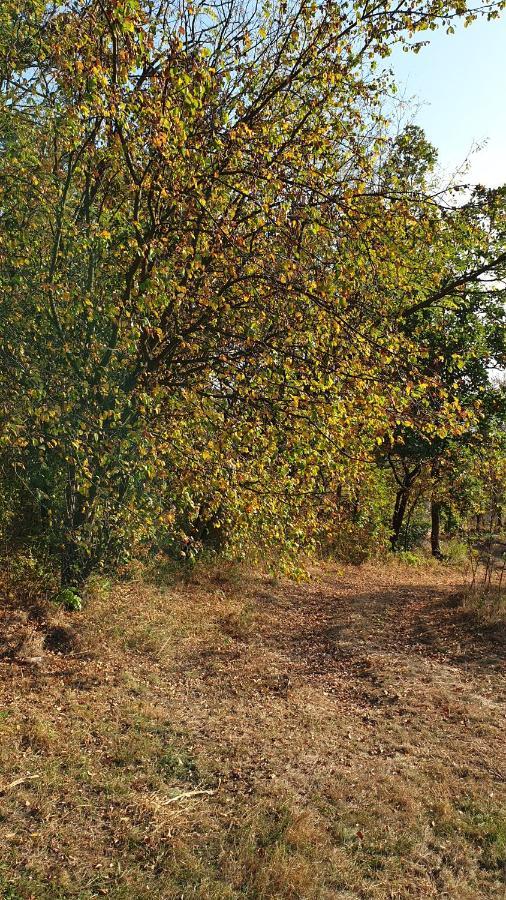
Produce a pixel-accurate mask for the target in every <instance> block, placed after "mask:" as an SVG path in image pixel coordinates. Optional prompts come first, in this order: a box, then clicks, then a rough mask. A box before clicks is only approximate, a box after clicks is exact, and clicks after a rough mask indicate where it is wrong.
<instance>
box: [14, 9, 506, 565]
mask: <svg viewBox="0 0 506 900" xmlns="http://www.w3.org/2000/svg"><path fill="white" fill-rule="evenodd" d="M495 9H496V7H494V8H491V7H485V10H488V12H489V14H492V15H493V14H494V12H495ZM479 12H480V10H479V9H477V10H472V9H470V8H469V7H468V6H467V4H466V3H464V2H458V3H454V4H451V3H449V4H441V2H439V0H438V2H434V0H430V2H425V3H420V4H418V5H416V6H415V7H414V6H413V5H412V4H411V3H407V2H401V3H395V4H393V3H390V2H386V0H385V2H379V3H376V4H369V3H367V2H366V3H359V4H348V3H340V4H336V3H315V2H307V0H302V2H297V3H295V4H287V3H285V2H280V3H269V2H267V3H263V4H256V3H242V2H239V0H224V2H221V0H220V2H214V0H211V2H210V3H205V4H204V3H199V2H197V3H194V4H191V3H183V4H179V3H174V2H171V0H156V2H155V0H86V2H63V3H54V4H52V3H45V2H42V0H9V2H7V3H6V4H5V3H4V4H3V5H2V10H1V12H0V23H1V25H2V28H1V29H0V32H1V37H0V85H1V91H2V93H1V98H0V127H1V135H0V165H1V172H0V190H1V195H0V197H1V199H0V229H1V234H0V256H1V263H2V265H1V273H0V324H1V331H2V337H1V345H0V353H1V367H0V403H1V406H2V417H3V421H4V430H3V436H2V460H3V463H2V464H3V468H4V471H5V473H6V475H5V477H6V478H7V479H8V480H10V483H12V484H14V485H16V489H15V493H16V492H18V493H19V495H20V496H22V497H23V498H24V502H25V503H26V502H27V499H28V500H29V499H30V498H31V500H30V502H33V504H34V505H35V506H36V507H37V509H38V515H39V516H41V517H42V518H43V520H44V528H45V529H46V532H47V534H49V535H51V540H52V542H53V547H54V548H55V549H57V550H58V552H59V554H60V556H61V560H62V577H63V580H64V581H65V582H68V583H77V582H78V581H79V580H80V579H82V578H83V577H85V576H86V574H87V573H88V572H89V571H90V570H91V568H92V567H93V566H94V565H96V564H97V563H98V562H99V561H100V560H101V559H102V558H104V557H105V556H106V555H107V554H115V553H117V552H119V551H120V549H121V547H122V546H124V544H125V541H127V540H128V539H129V538H133V537H140V536H142V535H144V536H149V535H150V534H152V533H153V529H154V528H155V527H156V528H158V527H159V526H160V525H163V524H164V526H165V527H166V528H167V529H168V530H169V532H171V533H173V534H174V533H175V532H176V531H177V529H179V528H180V523H181V521H182V520H185V521H186V523H187V524H188V521H191V522H192V523H193V526H192V527H193V530H194V533H196V534H197V533H200V534H201V533H202V531H203V530H205V529H207V530H208V531H209V529H210V528H211V527H212V528H223V527H224V526H227V534H228V537H229V540H232V541H234V540H235V541H237V542H240V541H242V540H243V538H244V535H245V534H250V536H251V534H255V535H256V539H257V540H261V541H262V542H268V541H269V540H275V541H277V542H279V543H280V544H288V545H290V546H292V545H293V547H297V546H299V545H300V544H302V543H304V541H305V540H307V539H310V538H311V537H312V536H314V534H315V533H316V531H317V530H318V529H319V528H321V526H322V520H325V521H327V522H328V521H329V515H327V514H324V513H323V511H324V510H325V509H328V510H330V509H331V508H332V505H333V504H334V505H335V503H336V498H337V497H340V496H342V494H343V491H344V492H345V493H346V492H347V491H350V486H351V485H356V484H357V483H358V482H359V481H360V479H361V478H362V477H363V474H364V467H365V466H366V465H367V463H368V462H369V461H370V460H371V459H373V458H374V449H375V448H376V449H377V447H378V445H381V444H382V442H383V440H384V436H385V434H386V433H387V432H388V431H391V430H392V429H394V428H395V427H398V426H399V424H400V423H401V422H402V421H403V417H405V415H407V414H408V413H407V412H406V411H409V409H410V408H412V402H413V396H415V397H416V398H417V402H418V407H419V409H421V410H422V418H423V416H425V418H426V419H427V421H428V422H429V423H430V422H431V421H432V418H433V417H432V410H433V409H434V396H435V394H437V395H438V397H439V401H438V404H437V410H438V416H439V418H441V417H442V416H444V417H445V420H446V423H447V427H448V428H449V429H453V430H454V431H455V432H456V433H459V432H460V431H462V429H463V428H465V427H467V425H468V423H467V422H465V423H464V424H463V422H462V418H463V417H464V418H465V417H466V413H465V412H463V411H462V407H461V405H460V403H459V399H458V397H456V396H452V397H451V398H449V397H448V396H447V395H445V393H444V389H443V390H441V378H440V373H439V372H438V371H437V367H430V366H429V365H427V359H428V358H429V357H430V353H431V350H430V347H429V346H428V343H427V344H426V345H424V344H421V343H420V341H419V339H418V338H419V335H418V327H417V326H416V322H417V321H418V319H417V318H416V317H417V316H418V315H419V314H420V313H421V312H422V311H424V310H426V309H429V308H430V309H431V308H432V307H434V306H435V305H436V306H437V305H438V304H443V305H444V304H445V303H447V302H448V300H449V299H450V301H451V302H452V303H454V302H455V298H457V302H458V298H460V297H461V292H462V289H463V288H465V286H466V285H468V284H477V283H478V282H479V281H480V279H482V278H483V276H484V275H485V274H486V273H492V274H493V276H494V277H495V278H497V277H498V269H499V267H500V266H501V265H503V264H504V260H505V255H504V244H502V245H501V243H500V242H501V240H502V237H501V233H500V231H501V229H500V228H498V226H497V222H494V223H493V224H491V217H490V215H488V217H487V215H482V213H481V210H482V209H483V207H484V205H485V206H486V205H487V203H492V200H491V199H490V197H489V196H488V195H487V196H482V197H481V198H479V201H480V202H479V204H478V205H479V210H478V211H476V212H475V213H474V214H473V215H471V214H470V213H469V210H468V209H466V210H463V209H462V208H459V207H455V208H452V207H450V206H449V205H448V204H447V203H446V202H445V200H444V199H441V200H439V199H438V197H437V195H435V194H433V193H431V191H430V190H429V188H428V184H427V179H426V178H425V174H426V170H427V167H429V168H430V164H431V157H430V148H428V145H427V143H426V142H424V140H423V138H422V137H421V136H420V134H419V133H417V131H416V129H415V130H413V129H411V130H410V129H408V130H407V131H406V132H404V134H403V135H402V136H401V137H398V138H396V139H395V140H392V139H390V138H389V136H388V134H389V133H388V128H387V123H386V121H385V119H384V115H383V108H382V97H383V95H384V91H385V86H386V82H387V81H388V76H387V75H385V74H382V75H377V74H375V68H374V66H375V62H376V60H377V59H378V58H382V57H385V56H386V55H388V52H389V48H390V46H391V45H392V43H394V42H398V41H403V40H406V39H407V38H410V37H412V36H413V35H414V34H416V33H417V32H419V31H425V30H426V29H431V28H435V27H437V26H438V25H441V26H443V27H451V22H452V21H453V19H454V18H455V17H464V18H465V19H466V20H467V21H471V20H472V19H473V18H474V17H475V16H476V15H477V14H478V13H479ZM427 154H429V155H428V156H427ZM477 199H478V198H477ZM493 202H494V203H495V206H494V209H496V210H497V211H498V212H497V215H498V216H500V215H501V214H502V215H504V213H499V210H500V209H501V208H503V207H501V206H500V203H499V202H498V199H497V197H495V198H494V201H493ZM411 321H414V322H415V325H414V326H413V327H411V325H410V326H409V327H406V322H408V323H409V322H411ZM422 372H423V377H422V376H421V375H420V373H422ZM431 417H432V418H431ZM434 427H436V426H434ZM352 493H353V491H351V493H350V496H351V494H352ZM16 496H17V494H16ZM181 528H182V532H181V533H183V536H184V537H185V539H189V537H188V527H186V532H185V529H184V528H183V527H182V526H181Z"/></svg>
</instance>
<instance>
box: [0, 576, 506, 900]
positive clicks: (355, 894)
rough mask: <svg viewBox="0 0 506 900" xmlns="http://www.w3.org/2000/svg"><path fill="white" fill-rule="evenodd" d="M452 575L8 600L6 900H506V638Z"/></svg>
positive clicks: (217, 580) (102, 587)
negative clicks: (59, 600)
mask: <svg viewBox="0 0 506 900" xmlns="http://www.w3.org/2000/svg"><path fill="white" fill-rule="evenodd" d="M461 592H462V584H461V582H460V576H458V574H456V573H455V571H453V570H452V569H450V568H445V567H444V566H442V565H436V566H432V567H430V568H427V569H424V568H413V567H409V566H403V565H390V566H381V565H372V564H370V565H369V564H367V565H363V566H360V567H346V568H343V569H340V570H338V569H337V568H336V567H335V566H334V567H333V566H327V565H325V566H321V567H320V568H318V569H315V570H314V572H313V577H312V578H311V579H310V580H309V581H308V582H306V583H303V584H295V583H291V582H289V581H285V580H276V579H273V578H272V577H269V576H267V575H262V574H260V573H255V572H248V571H246V570H241V569H238V568H237V567H232V566H228V567H227V566H224V565H222V566H216V567H215V568H207V569H205V570H198V569H197V570H196V571H195V572H194V573H193V575H192V576H191V578H189V579H188V580H186V581H179V582H173V583H170V581H169V582H168V583H167V579H165V578H164V573H163V571H160V572H158V573H152V577H151V580H150V581H148V582H147V581H146V579H145V577H144V578H141V576H138V577H136V578H133V579H131V580H129V581H124V582H122V583H118V584H114V585H107V584H106V583H104V582H100V581H97V582H95V583H94V584H93V585H91V587H90V588H89V592H88V593H89V596H88V602H87V605H86V607H85V609H84V611H83V612H82V613H77V614H73V615H69V614H64V613H62V612H61V611H58V610H56V609H55V608H54V607H52V606H51V605H50V604H48V603H41V602H39V601H37V600H36V599H33V598H30V596H25V597H23V596H21V597H20V596H16V595H15V592H13V593H11V595H10V596H9V595H8V592H7V594H6V595H5V596H4V600H3V602H2V606H1V608H0V629H1V630H0V635H1V642H2V647H1V648H0V649H1V652H2V655H1V657H0V740H1V744H0V770H1V771H0V848H1V849H0V897H2V898H4V900H20V898H22V900H30V898H37V900H39V898H40V900H42V898H44V900H57V898H58V900H60V898H61V900H63V898H81V900H87V898H92V897H103V896H106V897H110V898H116V900H120V898H121V900H143V898H160V900H161V898H167V900H169V898H171V900H172V898H174V900H177V898H182V900H184V898H210V900H218V898H220V900H225V898H227V900H232V898H251V900H253V898H258V900H260V898H282V900H295V898H307V900H315V898H319V900H330V898H342V900H345V898H346V900H355V898H360V900H362V898H364V900H369V898H370V900H387V898H389V900H393V898H399V900H401V898H420V900H422V898H451V900H477V898H489V900H496V898H497V900H499V898H504V897H505V859H506V813H505V805H504V800H505V790H504V775H505V766H504V762H505V746H506V741H505V734H506V728H505V725H506V706H505V700H506V682H505V678H504V675H505V671H504V662H505V655H504V626H503V625H501V622H499V621H496V620H494V622H493V623H491V624H487V623H486V622H484V621H483V619H480V618H477V616H476V614H475V611H474V610H473V609H471V608H469V606H468V605H464V606H462V604H461V602H460V600H459V593H461Z"/></svg>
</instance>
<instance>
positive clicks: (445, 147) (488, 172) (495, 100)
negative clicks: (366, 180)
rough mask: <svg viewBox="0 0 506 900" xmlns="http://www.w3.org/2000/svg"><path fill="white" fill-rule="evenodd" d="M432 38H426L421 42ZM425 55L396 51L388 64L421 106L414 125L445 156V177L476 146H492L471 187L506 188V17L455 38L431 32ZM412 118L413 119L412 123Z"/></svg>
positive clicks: (475, 159)
mask: <svg viewBox="0 0 506 900" xmlns="http://www.w3.org/2000/svg"><path fill="white" fill-rule="evenodd" d="M426 35H427V32H424V33H422V34H421V36H420V39H421V38H422V37H425V36H426ZM428 39H429V40H430V45H429V46H427V47H423V48H422V49H421V50H420V51H419V53H418V54H417V55H416V54H413V53H409V54H407V53H403V52H402V51H401V50H395V52H394V53H393V54H392V56H391V57H390V59H389V61H388V63H389V65H390V66H391V67H392V69H393V70H394V73H395V76H396V79H397V82H398V84H399V93H400V94H401V95H402V96H403V97H404V96H406V97H412V96H414V97H415V98H416V101H417V102H418V103H420V104H421V106H420V107H419V109H418V110H417V111H416V112H415V114H414V116H413V117H412V118H413V121H415V122H416V123H417V124H419V125H421V126H422V128H424V130H425V132H426V134H427V137H428V139H429V140H430V141H431V142H432V143H433V144H434V145H435V146H436V147H437V148H438V150H439V161H440V165H441V168H442V169H443V171H444V172H445V173H447V174H448V173H452V172H454V171H455V170H456V169H457V168H459V167H460V166H461V164H462V163H463V162H464V160H465V159H466V157H467V156H468V154H469V151H470V150H471V148H472V145H473V143H480V144H481V143H483V142H484V141H487V145H486V147H485V148H484V149H482V150H481V151H479V152H478V153H475V154H474V155H473V156H472V157H471V160H470V162H471V165H470V170H469V174H468V175H467V176H466V178H465V179H461V180H466V181H470V182H471V183H478V182H479V183H481V184H486V185H487V186H490V187H495V186H497V185H499V184H504V183H505V182H506V14H505V13H503V15H502V17H501V18H500V19H498V20H495V21H492V22H487V21H486V20H477V21H476V22H474V23H473V24H472V25H470V26H469V27H468V28H464V27H462V26H457V27H456V31H455V34H453V35H447V34H445V33H444V32H443V31H441V32H432V33H431V32H429V34H428ZM410 118H411V117H410Z"/></svg>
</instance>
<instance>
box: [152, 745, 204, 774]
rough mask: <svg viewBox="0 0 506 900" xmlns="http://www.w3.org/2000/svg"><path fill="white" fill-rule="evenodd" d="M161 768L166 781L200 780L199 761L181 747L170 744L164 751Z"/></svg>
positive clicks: (159, 765)
mask: <svg viewBox="0 0 506 900" xmlns="http://www.w3.org/2000/svg"><path fill="white" fill-rule="evenodd" d="M158 767H159V770H160V772H161V773H162V775H163V777H164V779H165V780H166V781H191V782H197V781H198V780H199V770H198V766H197V763H196V761H195V759H194V758H193V756H192V755H191V753H189V752H188V751H187V750H185V749H184V748H181V747H176V746H168V747H166V749H165V750H164V752H163V753H162V755H161V757H160V760H159V764H158Z"/></svg>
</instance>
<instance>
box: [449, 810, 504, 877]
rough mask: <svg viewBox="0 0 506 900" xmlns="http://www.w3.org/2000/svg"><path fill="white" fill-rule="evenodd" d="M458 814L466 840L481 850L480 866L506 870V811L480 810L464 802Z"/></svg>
mask: <svg viewBox="0 0 506 900" xmlns="http://www.w3.org/2000/svg"><path fill="white" fill-rule="evenodd" d="M459 812H460V813H461V818H462V826H461V828H462V831H463V833H464V835H465V837H466V839H467V840H468V841H469V842H470V843H472V844H474V845H475V846H478V847H480V848H481V860H480V862H481V865H482V866H484V868H486V869H491V870H494V869H499V870H501V869H505V868H506V811H504V810H499V809H495V808H492V807H488V808H481V807H479V806H478V805H477V804H476V803H474V802H473V801H471V800H469V801H466V802H465V803H464V804H462V805H461V807H460V810H459Z"/></svg>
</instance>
